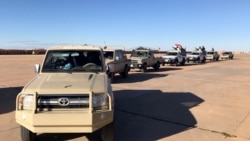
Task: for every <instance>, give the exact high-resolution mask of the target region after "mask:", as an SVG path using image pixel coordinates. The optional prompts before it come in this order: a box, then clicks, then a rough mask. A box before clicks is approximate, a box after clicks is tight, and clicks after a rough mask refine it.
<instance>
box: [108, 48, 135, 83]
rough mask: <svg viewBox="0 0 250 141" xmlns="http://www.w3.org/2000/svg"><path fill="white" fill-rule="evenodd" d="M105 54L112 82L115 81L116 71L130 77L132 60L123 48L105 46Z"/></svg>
mask: <svg viewBox="0 0 250 141" xmlns="http://www.w3.org/2000/svg"><path fill="white" fill-rule="evenodd" d="M103 55H104V58H105V64H106V66H107V73H108V76H109V78H110V80H111V83H113V82H114V77H115V74H116V73H119V74H120V75H121V76H122V77H124V78H127V77H128V72H129V71H130V64H131V60H130V59H128V58H127V56H126V55H125V54H124V51H123V50H122V49H114V48H108V47H105V48H104V50H103Z"/></svg>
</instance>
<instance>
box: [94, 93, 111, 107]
mask: <svg viewBox="0 0 250 141" xmlns="http://www.w3.org/2000/svg"><path fill="white" fill-rule="evenodd" d="M92 104H93V108H99V107H103V106H107V105H108V96H107V95H106V94H93V97H92Z"/></svg>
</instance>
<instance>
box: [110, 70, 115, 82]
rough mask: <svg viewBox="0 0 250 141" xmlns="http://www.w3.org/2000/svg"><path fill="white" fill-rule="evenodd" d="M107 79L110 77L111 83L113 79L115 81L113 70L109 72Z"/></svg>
mask: <svg viewBox="0 0 250 141" xmlns="http://www.w3.org/2000/svg"><path fill="white" fill-rule="evenodd" d="M109 79H110V82H111V83H114V81H115V74H114V73H113V72H110V73H109Z"/></svg>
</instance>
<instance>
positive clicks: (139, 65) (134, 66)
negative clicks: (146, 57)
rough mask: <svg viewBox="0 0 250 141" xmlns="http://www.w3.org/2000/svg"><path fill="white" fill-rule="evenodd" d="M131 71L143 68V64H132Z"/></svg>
mask: <svg viewBox="0 0 250 141" xmlns="http://www.w3.org/2000/svg"><path fill="white" fill-rule="evenodd" d="M130 68H131V69H135V68H142V64H131V65H130Z"/></svg>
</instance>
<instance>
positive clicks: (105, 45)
mask: <svg viewBox="0 0 250 141" xmlns="http://www.w3.org/2000/svg"><path fill="white" fill-rule="evenodd" d="M107 47H108V46H107V44H106V42H105V41H104V49H107Z"/></svg>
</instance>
